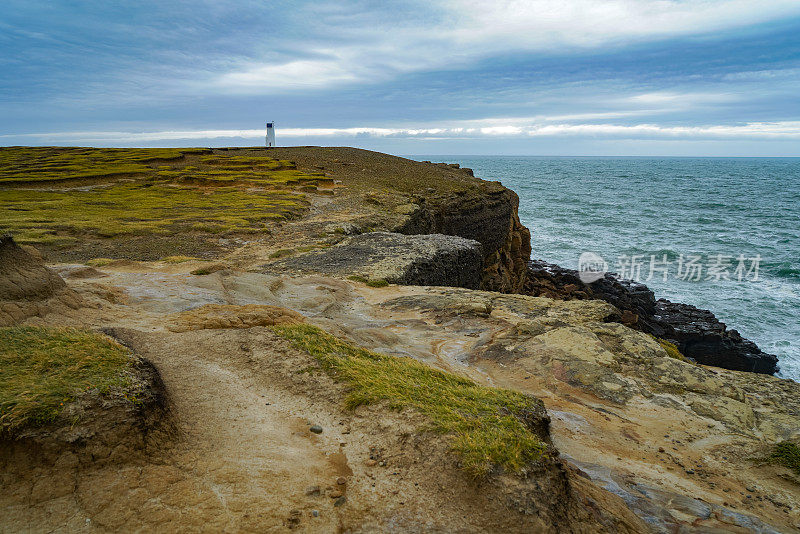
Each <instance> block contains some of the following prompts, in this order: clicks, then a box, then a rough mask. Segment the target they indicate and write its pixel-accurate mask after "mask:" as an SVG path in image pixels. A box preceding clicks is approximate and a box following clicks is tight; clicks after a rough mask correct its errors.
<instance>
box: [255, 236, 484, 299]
mask: <svg viewBox="0 0 800 534" xmlns="http://www.w3.org/2000/svg"><path fill="white" fill-rule="evenodd" d="M482 262H483V257H482V254H481V245H480V243H478V242H476V241H473V240H470V239H464V238H461V237H455V236H446V235H441V234H431V235H413V236H412V235H402V234H396V233H390V232H373V233H368V234H362V235H358V236H354V237H351V238H349V239H347V240H345V241H343V242H342V243H340V244H338V245H336V246H333V247H330V248H328V249H325V250H321V251H314V252H309V253H306V254H301V255H298V256H293V257H291V258H286V259H283V260H279V261H276V262H274V263H271V264H268V265H265V266H264V269H265V270H266V271H267V272H275V271H277V272H284V271H286V270H291V271H299V272H317V273H324V274H334V275H340V276H346V275H359V276H363V277H365V278H367V279H369V280H386V281H387V282H390V283H396V284H404V285H433V286H456V287H468V288H477V287H478V286H479V285H480V283H481V265H482Z"/></svg>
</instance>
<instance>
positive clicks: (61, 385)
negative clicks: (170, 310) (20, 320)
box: [0, 327, 131, 432]
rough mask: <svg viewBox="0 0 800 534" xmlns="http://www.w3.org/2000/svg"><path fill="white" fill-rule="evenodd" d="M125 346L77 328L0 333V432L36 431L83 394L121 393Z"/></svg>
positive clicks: (11, 329)
mask: <svg viewBox="0 0 800 534" xmlns="http://www.w3.org/2000/svg"><path fill="white" fill-rule="evenodd" d="M130 362H131V359H130V354H129V352H128V350H127V349H125V347H123V346H122V345H119V344H118V343H116V342H114V341H113V340H111V339H110V338H108V337H105V336H103V335H100V334H96V333H93V332H89V331H86V330H77V329H55V328H42V327H6V328H0V430H2V431H3V432H9V431H13V430H15V429H18V428H21V427H35V426H41V425H43V424H46V423H48V422H51V421H53V420H54V419H55V418H56V417H58V415H59V414H60V413H61V410H62V409H63V408H64V406H65V405H66V404H67V403H69V402H70V401H71V400H73V399H75V398H76V397H77V396H78V395H80V394H81V393H83V392H86V391H87V390H97V391H98V392H99V393H100V394H105V393H107V392H108V391H109V390H110V389H112V388H124V387H125V386H127V385H128V383H129V380H130V379H129V378H128V377H127V375H126V373H125V372H124V371H125V370H126V369H128V368H129V366H130Z"/></svg>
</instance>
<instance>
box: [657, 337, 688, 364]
mask: <svg viewBox="0 0 800 534" xmlns="http://www.w3.org/2000/svg"><path fill="white" fill-rule="evenodd" d="M650 337H652V338H653V339H655V340H656V341H658V344H659V345H661V348H663V349H664V350H665V351H666V352H667V356H669V357H670V358H675V359H676V360H680V361H682V362H686V363H691V362H690V360H688V359H687V358H686V356H684V355H683V354H682V353H681V351H680V350H678V346H677V345H675V343H671V342H669V341H667V340H666V339H661V338H660V337H656V336H654V335H652V334H650Z"/></svg>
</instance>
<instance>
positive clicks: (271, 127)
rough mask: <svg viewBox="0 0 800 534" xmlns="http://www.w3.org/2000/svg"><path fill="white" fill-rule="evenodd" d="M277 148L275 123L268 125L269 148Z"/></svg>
mask: <svg viewBox="0 0 800 534" xmlns="http://www.w3.org/2000/svg"><path fill="white" fill-rule="evenodd" d="M274 146H275V123H274V122H268V123H267V148H271V147H274Z"/></svg>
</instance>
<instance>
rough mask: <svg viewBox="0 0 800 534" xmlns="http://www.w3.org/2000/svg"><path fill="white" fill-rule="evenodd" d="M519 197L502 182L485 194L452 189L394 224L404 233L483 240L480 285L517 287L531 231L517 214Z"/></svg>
mask: <svg viewBox="0 0 800 534" xmlns="http://www.w3.org/2000/svg"><path fill="white" fill-rule="evenodd" d="M518 207H519V197H518V196H517V194H516V193H514V192H513V191H511V190H510V189H506V188H505V187H503V186H501V185H500V184H499V182H498V183H497V187H496V188H492V189H490V190H489V191H488V192H487V193H486V194H483V195H467V194H464V195H453V196H451V197H448V198H444V199H437V201H436V202H430V201H428V200H426V199H425V198H422V199H420V201H419V208H418V209H417V210H416V211H414V212H412V213H411V214H410V215H409V218H408V221H406V222H405V223H404V224H403V225H401V226H400V227H399V228H397V229H396V230H397V231H398V232H400V233H404V234H431V233H440V234H447V235H456V236H460V237H465V238H467V239H474V240H475V241H478V242H480V244H481V245H482V246H483V255H484V259H483V276H482V281H481V288H482V289H485V290H489V291H499V292H501V293H517V292H519V291H520V290H521V289H522V287H523V284H524V282H525V275H526V265H527V262H528V260H529V259H530V255H531V241H530V240H531V234H530V231H529V230H528V229H527V228H526V227H525V226H523V225H522V223H521V222H520V220H519V215H518V213H517V209H518Z"/></svg>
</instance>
